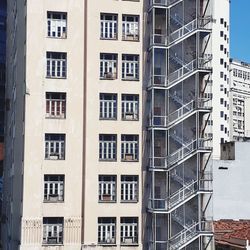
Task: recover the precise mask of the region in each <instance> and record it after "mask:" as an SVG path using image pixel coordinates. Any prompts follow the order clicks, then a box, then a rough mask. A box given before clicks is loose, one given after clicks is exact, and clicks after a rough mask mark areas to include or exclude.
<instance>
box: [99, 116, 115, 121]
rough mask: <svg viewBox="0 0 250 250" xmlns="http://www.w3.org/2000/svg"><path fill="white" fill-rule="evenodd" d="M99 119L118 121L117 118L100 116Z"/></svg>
mask: <svg viewBox="0 0 250 250" xmlns="http://www.w3.org/2000/svg"><path fill="white" fill-rule="evenodd" d="M99 120H100V121H117V118H102V117H99Z"/></svg>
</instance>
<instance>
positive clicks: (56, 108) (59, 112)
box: [46, 92, 66, 119]
mask: <svg viewBox="0 0 250 250" xmlns="http://www.w3.org/2000/svg"><path fill="white" fill-rule="evenodd" d="M46 117H47V118H62V119H63V118H65V117H66V93H55V92H53V93H52V92H47V93H46Z"/></svg>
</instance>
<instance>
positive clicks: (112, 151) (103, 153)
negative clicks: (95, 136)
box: [99, 135, 116, 161]
mask: <svg viewBox="0 0 250 250" xmlns="http://www.w3.org/2000/svg"><path fill="white" fill-rule="evenodd" d="M99 159H100V160H111V161H114V160H116V135H99Z"/></svg>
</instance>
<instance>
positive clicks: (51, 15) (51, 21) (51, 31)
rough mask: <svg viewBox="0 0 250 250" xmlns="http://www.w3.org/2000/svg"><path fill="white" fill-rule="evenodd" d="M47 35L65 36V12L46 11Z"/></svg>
mask: <svg viewBox="0 0 250 250" xmlns="http://www.w3.org/2000/svg"><path fill="white" fill-rule="evenodd" d="M47 23H48V37H56V38H66V37H67V13H60V12H48V13H47Z"/></svg>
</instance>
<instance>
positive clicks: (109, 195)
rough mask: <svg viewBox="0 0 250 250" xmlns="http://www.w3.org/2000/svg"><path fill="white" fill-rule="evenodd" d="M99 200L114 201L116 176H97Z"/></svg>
mask: <svg viewBox="0 0 250 250" xmlns="http://www.w3.org/2000/svg"><path fill="white" fill-rule="evenodd" d="M99 201H102V202H112V201H113V202H114V201H116V176H114V175H100V176H99Z"/></svg>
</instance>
